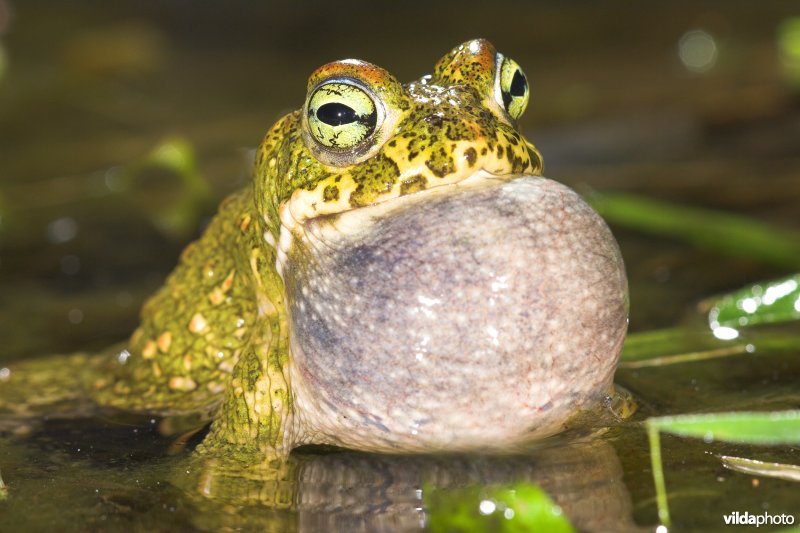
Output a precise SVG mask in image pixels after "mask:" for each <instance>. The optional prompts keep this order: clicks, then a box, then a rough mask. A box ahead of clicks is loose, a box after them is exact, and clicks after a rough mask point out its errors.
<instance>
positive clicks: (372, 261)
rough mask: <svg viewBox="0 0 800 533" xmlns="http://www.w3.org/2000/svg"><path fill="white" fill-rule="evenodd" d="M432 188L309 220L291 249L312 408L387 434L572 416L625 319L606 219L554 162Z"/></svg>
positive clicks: (462, 440)
mask: <svg viewBox="0 0 800 533" xmlns="http://www.w3.org/2000/svg"><path fill="white" fill-rule="evenodd" d="M431 192H432V193H433V194H429V195H427V196H425V195H420V196H419V197H417V198H415V199H414V200H413V201H408V202H392V204H394V205H388V204H387V205H385V206H375V207H374V208H363V209H359V210H354V211H349V212H346V213H342V214H341V215H338V216H335V217H329V218H318V219H312V220H309V221H307V222H306V223H305V224H304V225H303V232H302V233H301V234H300V235H298V237H297V238H296V239H294V241H293V243H292V245H291V247H290V249H289V250H288V251H287V253H286V257H285V270H284V281H285V289H286V299H287V303H288V308H289V316H290V329H291V345H292V353H293V356H294V363H293V365H294V368H293V369H292V370H291V371H292V381H293V384H294V386H295V395H296V406H297V410H298V416H299V419H301V420H304V424H305V425H306V426H307V427H306V429H307V430H308V431H313V432H314V434H315V435H323V436H327V438H328V441H330V442H332V443H334V444H341V445H344V446H353V445H355V444H357V445H358V447H359V448H366V449H375V450H398V449H401V450H411V451H413V450H417V449H419V450H423V449H428V450H430V449H432V448H433V449H435V448H437V447H440V448H448V449H459V448H463V449H470V448H486V447H507V446H508V444H509V443H513V442H521V441H524V440H526V439H529V438H531V437H535V436H543V435H547V434H551V433H554V432H556V431H559V430H560V429H561V425H562V424H563V423H564V421H565V420H566V419H567V418H569V416H570V415H572V414H574V413H575V412H576V410H578V409H580V408H581V406H583V405H584V404H586V403H588V402H590V401H592V400H593V399H595V398H596V397H597V396H598V395H600V394H602V393H604V392H605V391H607V389H608V387H609V386H610V382H611V379H612V377H613V371H614V368H615V366H616V361H617V357H616V354H618V353H619V349H620V345H621V342H622V339H623V337H624V333H625V327H626V316H627V308H626V301H627V297H626V290H627V286H626V280H625V274H624V268H623V267H622V261H621V258H620V255H619V251H618V249H617V247H616V244H615V242H614V240H613V238H612V237H611V234H610V232H609V231H608V228H607V227H606V226H605V224H604V223H603V221H602V220H601V219H600V218H599V217H598V216H597V214H596V213H594V212H593V211H592V210H591V209H590V208H589V207H588V206H587V205H586V204H585V203H583V201H582V200H580V198H579V197H578V196H577V195H576V194H575V193H574V192H572V191H571V190H569V189H567V188H565V187H563V186H561V185H559V184H557V183H555V182H552V181H550V180H547V179H544V178H538V177H532V176H519V177H514V179H502V180H494V181H491V180H485V183H483V184H481V185H480V186H470V187H463V186H461V187H458V186H454V187H452V189H450V190H444V188H443V190H442V191H440V192H438V193H437V192H436V191H431ZM509 415H511V416H509ZM342 424H344V425H345V426H346V428H347V431H341V425H342ZM337 428H338V429H337ZM323 440H324V439H323Z"/></svg>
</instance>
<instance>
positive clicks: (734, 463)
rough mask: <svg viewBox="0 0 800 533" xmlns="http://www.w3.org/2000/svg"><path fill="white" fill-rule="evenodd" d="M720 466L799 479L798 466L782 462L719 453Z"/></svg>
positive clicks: (776, 476)
mask: <svg viewBox="0 0 800 533" xmlns="http://www.w3.org/2000/svg"><path fill="white" fill-rule="evenodd" d="M720 459H721V460H722V466H724V467H725V468H729V469H731V470H734V471H736V472H742V473H743V474H752V475H755V476H764V477H774V478H778V479H786V480H789V481H800V466H797V465H787V464H782V463H767V462H764V461H758V460H756V459H747V458H745V457H731V456H730V455H721V456H720Z"/></svg>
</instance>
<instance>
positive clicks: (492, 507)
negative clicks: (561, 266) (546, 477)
mask: <svg viewBox="0 0 800 533" xmlns="http://www.w3.org/2000/svg"><path fill="white" fill-rule="evenodd" d="M425 504H426V506H427V508H428V527H429V529H430V531H503V532H517V531H519V532H522V531H548V532H554V533H562V532H563V533H567V532H572V531H574V529H573V527H572V525H570V523H569V521H568V520H567V518H566V517H565V516H564V514H563V512H562V511H561V508H560V507H559V506H558V505H556V504H555V503H553V501H552V500H551V499H550V498H549V497H548V496H547V493H545V492H544V491H543V490H542V489H541V488H539V487H538V486H536V485H532V484H529V483H518V484H515V485H511V486H503V487H468V488H461V489H447V490H445V489H430V488H425Z"/></svg>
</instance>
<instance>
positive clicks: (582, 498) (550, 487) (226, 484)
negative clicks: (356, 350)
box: [180, 440, 637, 531]
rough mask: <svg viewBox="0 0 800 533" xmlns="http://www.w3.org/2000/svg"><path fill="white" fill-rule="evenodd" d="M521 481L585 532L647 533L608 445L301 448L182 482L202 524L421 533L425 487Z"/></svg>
mask: <svg viewBox="0 0 800 533" xmlns="http://www.w3.org/2000/svg"><path fill="white" fill-rule="evenodd" d="M519 482H531V483H535V484H538V485H539V486H541V487H542V488H543V489H544V490H545V491H546V492H547V493H548V494H549V495H550V497H551V498H552V499H553V501H554V502H555V503H557V504H558V505H559V506H560V507H561V508H562V509H563V511H564V512H565V514H566V516H567V517H568V518H569V520H570V521H571V522H572V524H573V525H574V526H575V527H576V528H577V529H579V530H581V531H633V530H637V527H636V526H635V524H634V523H633V521H632V519H631V501H630V495H629V494H628V491H627V488H626V487H625V485H624V483H623V480H622V469H621V467H620V463H619V460H618V458H617V456H616V453H615V451H614V449H613V448H612V447H611V446H610V445H609V444H608V443H607V442H605V441H602V440H593V441H589V442H580V443H571V444H568V445H563V444H560V445H554V446H549V447H547V448H542V449H539V450H535V451H533V452H531V453H530V454H528V455H525V456H505V457H502V456H501V457H491V456H488V457H487V456H482V457H479V456H467V455H455V456H390V455H376V454H363V453H355V452H341V453H330V454H321V455H317V454H314V455H311V454H307V453H302V452H301V453H299V454H295V455H293V456H292V460H291V461H290V463H289V464H288V465H283V466H281V467H277V468H276V467H274V466H272V467H270V466H264V467H263V468H261V469H252V468H250V469H248V470H247V471H236V469H235V468H230V467H229V466H226V467H224V468H222V467H220V465H219V464H214V465H209V464H208V463H206V465H205V467H204V469H203V472H202V473H201V474H195V475H190V476H184V477H182V478H181V481H180V483H181V484H184V483H185V485H184V486H183V488H184V489H185V490H186V491H187V492H188V493H189V494H190V495H192V494H194V496H193V497H194V499H195V504H196V509H195V515H194V521H195V524H196V525H197V526H201V525H202V527H204V528H208V527H212V528H215V529H216V528H230V529H236V528H250V527H256V526H257V527H259V528H262V529H263V528H269V529H273V528H274V529H281V528H295V527H296V528H297V529H298V530H300V531H398V530H399V531H405V530H413V529H419V528H421V527H424V526H425V524H426V516H427V513H428V512H429V511H430V510H429V509H427V508H426V504H425V498H426V494H425V491H430V490H434V489H435V490H437V491H441V490H447V489H457V488H463V487H469V486H476V485H477V486H505V485H512V484H515V483H519ZM189 483H191V485H190V484H189ZM198 491H199V493H203V495H204V496H205V497H202V496H200V495H199V493H198ZM478 504H479V502H478V501H476V502H475V514H476V515H477V514H478ZM279 509H284V510H285V511H294V512H293V513H292V512H285V511H284V512H281V511H279Z"/></svg>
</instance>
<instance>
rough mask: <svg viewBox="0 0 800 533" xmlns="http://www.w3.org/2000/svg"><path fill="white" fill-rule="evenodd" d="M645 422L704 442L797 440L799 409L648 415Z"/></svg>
mask: <svg viewBox="0 0 800 533" xmlns="http://www.w3.org/2000/svg"><path fill="white" fill-rule="evenodd" d="M647 425H648V426H649V427H651V428H655V429H657V430H660V431H664V432H667V433H673V434H675V435H681V436H684V437H697V438H700V439H703V440H705V441H706V442H711V441H714V440H721V441H726V442H736V443H743V444H800V410H793V411H773V412H736V413H708V414H698V415H678V416H663V417H658V418H650V419H648V420H647Z"/></svg>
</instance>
